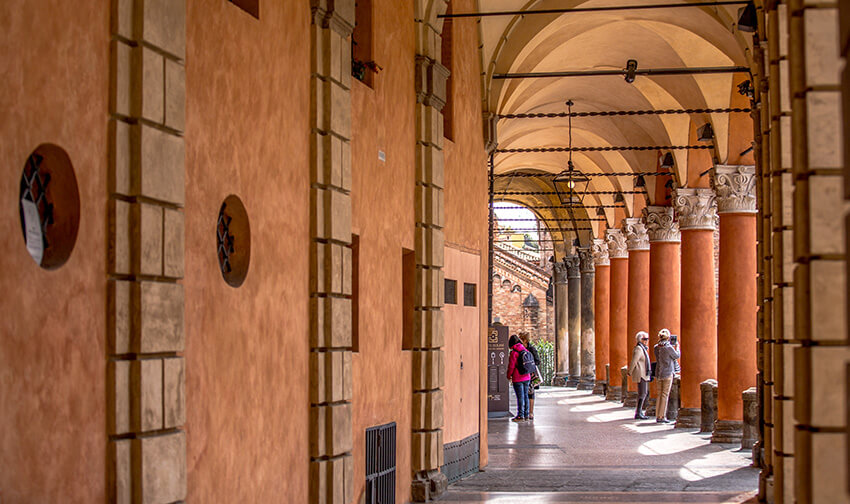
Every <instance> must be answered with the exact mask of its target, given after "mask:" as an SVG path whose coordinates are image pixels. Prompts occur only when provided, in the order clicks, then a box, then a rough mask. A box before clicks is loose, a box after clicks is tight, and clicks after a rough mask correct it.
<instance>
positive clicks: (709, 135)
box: [697, 123, 714, 142]
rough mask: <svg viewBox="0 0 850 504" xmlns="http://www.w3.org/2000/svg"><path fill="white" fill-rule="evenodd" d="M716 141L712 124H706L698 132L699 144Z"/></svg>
mask: <svg viewBox="0 0 850 504" xmlns="http://www.w3.org/2000/svg"><path fill="white" fill-rule="evenodd" d="M713 139H714V130H713V129H712V127H711V123H705V124H703V125H702V126H700V128H699V129H698V130H697V141H698V142H709V141H711V140H713Z"/></svg>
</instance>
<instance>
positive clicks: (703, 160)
mask: <svg viewBox="0 0 850 504" xmlns="http://www.w3.org/2000/svg"><path fill="white" fill-rule="evenodd" d="M706 121H708V118H707V117H706V118H705V120H703V119H700V120H698V121H696V122H694V121H693V120H691V125H690V131H689V132H688V145H708V142H698V141H697V129H699V128H701V127H702V125H703V124H705V123H706ZM713 152H714V151H713V149H693V150H689V151H688V180H687V183H686V184H685V186H684V187H710V181H709V178H710V177H709V174H708V173H706V174H705V175H702V176H700V173H703V172H704V171H706V170H708V169H709V168H711V167H712V166H713V165H714V160H713V159H712V155H713V154H712V153H713Z"/></svg>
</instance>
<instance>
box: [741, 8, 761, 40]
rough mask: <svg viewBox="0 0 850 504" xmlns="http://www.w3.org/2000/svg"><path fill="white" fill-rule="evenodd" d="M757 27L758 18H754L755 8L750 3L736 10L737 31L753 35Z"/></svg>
mask: <svg viewBox="0 0 850 504" xmlns="http://www.w3.org/2000/svg"><path fill="white" fill-rule="evenodd" d="M756 27H758V18H757V17H756V6H755V5H753V3H752V2H750V3H748V4H747V5H746V6H744V7H741V8H740V9H738V30H740V31H742V32H747V33H754V32H755V31H756Z"/></svg>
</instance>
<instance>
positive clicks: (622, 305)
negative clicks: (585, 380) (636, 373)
mask: <svg viewBox="0 0 850 504" xmlns="http://www.w3.org/2000/svg"><path fill="white" fill-rule="evenodd" d="M605 241H606V242H607V243H608V257H609V258H610V261H611V275H610V282H609V285H610V295H611V297H610V299H611V303H610V305H609V306H610V312H609V319H608V320H609V330H610V334H609V336H610V338H609V340H608V341H609V342H610V343H609V347H608V348H609V352H608V363H609V369H610V380H611V382H610V383H609V384H608V399H611V400H614V401H620V400H622V398H623V395H624V393H625V391H624V390H623V387H622V385H621V381H620V368H621V367H623V366H625V365H626V364H627V362H626V359H627V358H628V357H627V356H628V347H627V346H626V332H627V331H628V312H629V305H628V296H629V289H628V288H629V249H628V248H627V246H626V237H625V236H624V235H623V232H622V231H621V230H619V229H609V230H607V231H606V232H605Z"/></svg>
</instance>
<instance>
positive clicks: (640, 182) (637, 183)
mask: <svg viewBox="0 0 850 504" xmlns="http://www.w3.org/2000/svg"><path fill="white" fill-rule="evenodd" d="M635 187H646V180H644V179H643V175H638V176H637V178H636V179H635Z"/></svg>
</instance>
